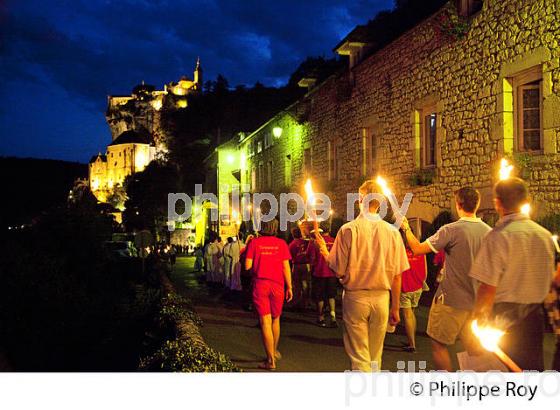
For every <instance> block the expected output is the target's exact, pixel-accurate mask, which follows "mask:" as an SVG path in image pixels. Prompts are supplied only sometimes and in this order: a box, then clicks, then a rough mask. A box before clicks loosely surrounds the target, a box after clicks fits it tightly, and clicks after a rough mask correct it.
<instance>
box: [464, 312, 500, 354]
mask: <svg viewBox="0 0 560 410" xmlns="http://www.w3.org/2000/svg"><path fill="white" fill-rule="evenodd" d="M471 329H472V331H473V333H474V334H475V336H476V337H478V340H480V344H481V345H482V347H484V348H485V349H486V350H488V351H489V352H493V353H496V352H497V351H499V350H500V348H499V346H498V343H499V342H500V339H501V338H502V336H503V335H504V334H505V332H504V331H503V330H500V329H496V328H494V327H490V326H484V327H479V326H478V321H476V320H474V321H473V322H472V324H471Z"/></svg>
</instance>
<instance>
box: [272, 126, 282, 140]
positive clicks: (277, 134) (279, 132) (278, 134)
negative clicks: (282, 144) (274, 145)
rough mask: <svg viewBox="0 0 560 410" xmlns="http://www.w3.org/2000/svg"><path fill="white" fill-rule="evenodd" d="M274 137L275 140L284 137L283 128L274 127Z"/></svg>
mask: <svg viewBox="0 0 560 410" xmlns="http://www.w3.org/2000/svg"><path fill="white" fill-rule="evenodd" d="M272 135H274V138H280V137H281V136H282V128H280V127H274V128H273V129H272Z"/></svg>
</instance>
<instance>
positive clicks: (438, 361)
mask: <svg viewBox="0 0 560 410" xmlns="http://www.w3.org/2000/svg"><path fill="white" fill-rule="evenodd" d="M432 356H433V358H434V366H435V367H436V370H446V371H448V372H452V371H453V366H452V364H451V356H450V355H449V350H447V346H446V345H444V344H441V343H440V342H438V341H436V340H434V339H432Z"/></svg>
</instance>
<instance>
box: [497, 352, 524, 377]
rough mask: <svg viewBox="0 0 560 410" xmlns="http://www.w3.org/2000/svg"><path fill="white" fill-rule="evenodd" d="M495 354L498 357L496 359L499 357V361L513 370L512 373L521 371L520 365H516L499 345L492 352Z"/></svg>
mask: <svg viewBox="0 0 560 410" xmlns="http://www.w3.org/2000/svg"><path fill="white" fill-rule="evenodd" d="M494 353H495V354H496V356H497V357H498V359H500V361H501V362H502V363H503V364H505V365H506V367H507V368H508V369H509V370H510V371H512V372H514V373H521V372H522V371H523V370H522V369H521V367H519V366H518V365H517V363H515V362H514V361H513V360H512V359H511V357H509V356H508V355H507V354H506V353H505V352H504V351H503V350H502V349H500V348H499V347H497V348H496V351H495V352H494Z"/></svg>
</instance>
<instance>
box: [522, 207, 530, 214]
mask: <svg viewBox="0 0 560 410" xmlns="http://www.w3.org/2000/svg"><path fill="white" fill-rule="evenodd" d="M521 213H522V214H525V215H529V214H530V213H531V205H530V204H523V205H522V206H521Z"/></svg>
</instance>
